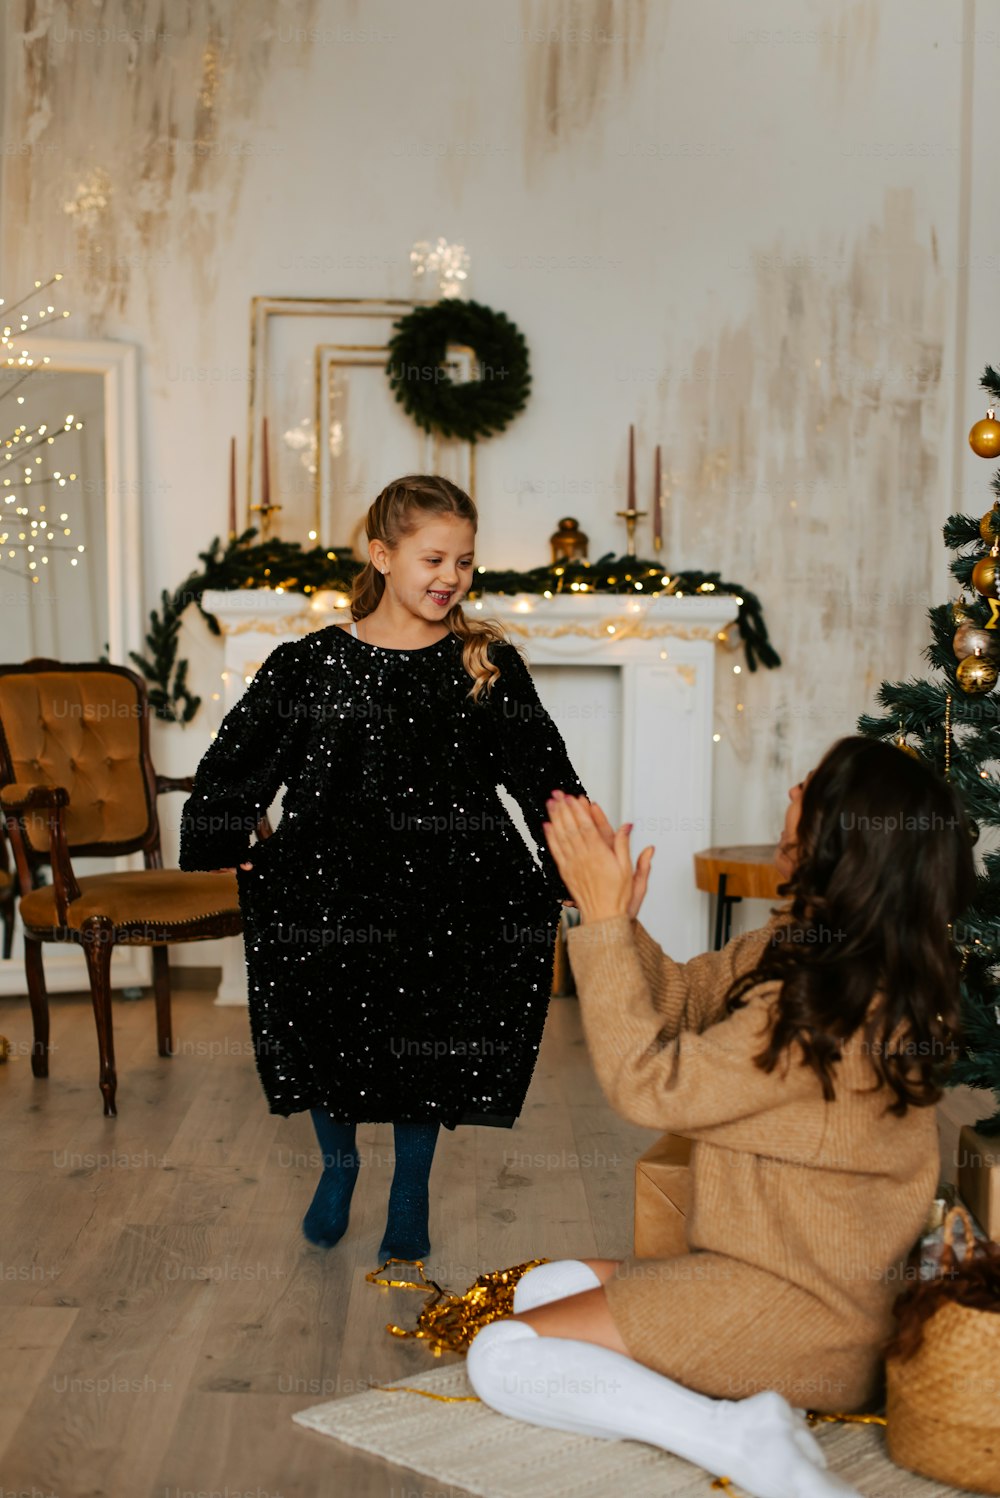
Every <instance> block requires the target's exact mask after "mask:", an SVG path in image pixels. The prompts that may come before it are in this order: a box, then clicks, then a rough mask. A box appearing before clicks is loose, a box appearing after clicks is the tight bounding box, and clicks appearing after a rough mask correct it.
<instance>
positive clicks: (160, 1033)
mask: <svg viewBox="0 0 1000 1498" xmlns="http://www.w3.org/2000/svg"><path fill="white" fill-rule="evenodd" d="M153 996H154V998H155V999H156V1049H157V1051H158V1053H159V1054H160V1055H161V1056H172V1055H173V1053H174V1037H173V1034H172V1031H171V1025H170V948H169V947H167V946H165V945H163V944H162V943H158V944H157V945H156V946H154V948H153Z"/></svg>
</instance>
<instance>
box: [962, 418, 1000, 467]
mask: <svg viewBox="0 0 1000 1498" xmlns="http://www.w3.org/2000/svg"><path fill="white" fill-rule="evenodd" d="M969 446H970V447H971V448H972V451H973V452H974V453H975V454H976V455H977V457H980V458H995V457H997V456H998V455H1000V421H997V419H996V414H995V412H994V409H993V407H992V406H991V407H990V409H989V410H988V411H987V413H986V415H985V416H984V417H983V420H982V421H977V422H976V424H975V426H974V427H973V428H972V430H971V432H970V433H969Z"/></svg>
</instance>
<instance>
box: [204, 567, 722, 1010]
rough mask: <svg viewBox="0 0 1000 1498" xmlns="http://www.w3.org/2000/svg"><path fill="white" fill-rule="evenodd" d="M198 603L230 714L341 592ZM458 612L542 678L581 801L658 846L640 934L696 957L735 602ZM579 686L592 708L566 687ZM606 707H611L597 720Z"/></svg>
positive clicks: (234, 992) (208, 597) (500, 602)
mask: <svg viewBox="0 0 1000 1498" xmlns="http://www.w3.org/2000/svg"><path fill="white" fill-rule="evenodd" d="M202 603H203V606H204V608H205V609H206V610H207V611H208V612H210V613H212V614H214V615H215V616H216V618H217V619H218V621H219V624H220V626H221V628H222V631H223V634H224V636H225V667H226V701H225V705H226V708H227V710H228V708H229V707H231V706H232V705H233V703H235V702H236V701H237V699H238V698H239V697H240V696H241V695H242V692H243V690H244V688H245V683H246V680H247V679H248V678H249V677H251V676H252V675H253V673H254V672H255V671H256V670H257V669H258V667H259V666H260V665H261V663H262V662H263V661H264V660H265V659H266V658H267V656H268V655H269V654H270V652H271V651H272V650H273V649H275V647H276V646H277V645H279V644H280V643H281V642H282V641H283V640H287V639H294V638H296V637H297V636H301V635H305V634H309V633H311V632H312V631H313V630H316V629H322V628H324V627H325V626H326V625H328V624H331V623H334V622H336V621H337V620H339V619H346V618H347V617H348V616H347V600H346V598H345V597H344V595H343V594H339V593H323V594H317V595H315V596H314V597H312V598H311V599H310V598H307V597H306V596H305V595H303V594H293V593H279V592H277V591H276V590H275V591H272V590H267V589H261V590H239V591H236V592H225V593H224V592H214V591H213V592H207V593H205V594H204V596H203V599H202ZM465 610H466V613H467V614H470V615H475V614H478V615H479V616H481V617H483V618H490V619H495V620H496V621H497V622H499V623H500V624H502V625H503V627H504V629H505V630H506V632H507V634H508V635H509V636H510V638H511V639H513V640H514V641H515V642H516V643H517V644H518V645H519V646H520V647H521V648H522V650H523V652H524V655H525V657H526V658H527V660H528V662H529V665H530V666H531V667H532V668H533V669H534V668H536V667H537V668H539V670H538V674H537V676H536V684H537V687H538V693H539V696H540V698H541V700H542V702H543V703H544V704H545V706H546V707H547V708H548V710H549V711H550V713H551V714H552V716H553V718H554V719H555V721H556V723H557V725H558V727H559V730H560V732H561V733H562V735H563V738H564V739H565V741H566V745H567V748H568V750H569V753H570V757H571V759H573V761H574V764H576V765H577V768H578V770H579V771H580V774H581V778H582V779H583V781H584V784H585V785H586V786H587V788H588V791H590V793H591V794H592V795H593V796H594V799H595V800H602V801H604V802H606V804H607V808H606V809H607V810H608V811H609V814H610V815H611V816H612V819H613V820H617V821H630V822H633V823H634V824H635V825H634V831H633V834H632V850H633V855H634V854H636V853H638V851H639V850H640V849H641V848H643V847H645V846H646V845H647V844H648V843H652V844H654V845H655V847H656V856H655V857H654V859H653V870H652V874H651V877H650V885H649V892H648V894H647V896H646V900H645V903H644V905H643V909H642V915H641V919H642V921H643V924H644V925H645V926H646V928H647V929H648V930H649V931H650V932H651V933H652V935H653V936H655V937H656V939H657V941H659V942H660V943H661V945H662V946H663V948H664V950H665V951H666V952H669V953H670V955H671V956H673V957H676V958H678V959H679V960H681V961H683V960H685V959H686V958H688V957H691V956H693V955H695V953H697V952H701V951H704V950H705V947H706V946H707V945H708V909H707V897H706V896H705V895H703V894H701V893H699V892H698V891H697V890H696V889H695V887H694V873H693V867H692V855H693V854H694V853H695V852H696V851H697V850H698V849H699V848H704V847H708V846H709V845H710V844H711V842H712V753H713V742H712V731H713V702H714V687H715V652H716V641H717V639H718V636H719V633H720V631H722V630H723V629H724V627H725V626H726V625H727V624H730V623H732V621H733V619H734V618H735V616H736V603H735V600H734V599H733V598H732V597H731V596H726V595H719V596H717V597H713V596H708V595H700V596H697V597H683V598H671V597H658V598H652V597H650V598H640V597H638V596H636V597H629V596H628V595H620V594H606V593H605V594H597V593H586V594H580V593H578V594H570V595H568V596H567V595H565V594H561V595H555V596H553V597H552V598H545V597H541V596H539V595H536V594H516V595H509V596H508V595H504V596H500V595H497V594H490V595H485V596H484V597H483V598H482V599H481V600H479V601H478V602H474V603H466V605H465ZM553 667H564V668H566V670H565V671H551V670H550V669H549V668H553ZM580 667H583V668H591V669H590V670H588V672H587V676H586V678H584V677H582V676H578V677H577V678H574V677H573V675H572V673H573V672H574V671H575V670H576V669H577V668H580ZM602 667H613V668H616V670H617V671H618V672H620V677H617V678H615V679H614V684H613V685H612V684H611V682H609V681H608V680H606V679H605V678H606V676H608V673H602V672H601V671H599V670H598V671H597V672H596V673H595V672H594V670H593V669H592V668H602ZM584 679H585V680H586V681H587V684H588V685H587V688H586V698H587V700H586V701H584V700H583V698H582V696H581V692H580V691H579V690H577V689H576V688H575V686H574V680H580V681H582V680H584ZM601 694H603V697H602V696H601ZM609 694H610V695H609ZM601 701H605V703H612V702H613V704H614V705H613V706H607V705H606V706H605V708H604V710H603V711H600V712H599V711H598V708H599V707H600V704H601ZM588 707H589V708H592V709H593V711H592V712H591V713H590V714H588V713H587V712H586V711H585V709H586V708H588ZM574 708H576V709H577V711H576V712H574V711H573V709H574ZM584 762H586V763H587V764H588V765H589V766H590V772H591V773H590V774H589V775H588V774H586V773H584V770H583V768H582V765H583V763H584ZM596 786H601V787H602V788H601V790H600V792H599V793H598V791H597V790H595V789H594V787H596ZM522 830H523V831H526V829H523V825H522ZM244 997H245V984H244V980H243V970H242V962H241V961H240V962H239V963H235V962H227V963H226V968H225V971H224V974H223V984H222V988H221V990H220V1000H221V1001H222V1002H230V1003H233V1002H240V1001H241V999H243V998H244Z"/></svg>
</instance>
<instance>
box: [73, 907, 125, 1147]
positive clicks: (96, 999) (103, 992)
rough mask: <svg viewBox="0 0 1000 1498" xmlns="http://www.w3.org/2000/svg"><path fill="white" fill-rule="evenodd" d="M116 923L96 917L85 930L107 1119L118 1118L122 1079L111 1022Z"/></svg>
mask: <svg viewBox="0 0 1000 1498" xmlns="http://www.w3.org/2000/svg"><path fill="white" fill-rule="evenodd" d="M114 933H115V928H114V923H113V922H112V921H110V920H109V919H108V917H107V916H94V917H93V918H92V919H91V920H88V921H85V922H84V924H83V926H82V928H81V936H82V937H83V954H84V956H85V957H86V959H87V975H88V977H89V978H90V998H91V1002H92V1003H93V1006H94V1020H95V1022H96V1024H97V1048H98V1051H99V1053H100V1058H101V1076H100V1087H101V1096H102V1097H103V1098H104V1116H105V1118H114V1117H115V1116H116V1115H117V1112H118V1110H117V1109H116V1107H115V1092H116V1091H117V1088H118V1076H117V1073H116V1072H115V1037H114V1029H113V1027H112V1022H111V953H112V951H113V949H114Z"/></svg>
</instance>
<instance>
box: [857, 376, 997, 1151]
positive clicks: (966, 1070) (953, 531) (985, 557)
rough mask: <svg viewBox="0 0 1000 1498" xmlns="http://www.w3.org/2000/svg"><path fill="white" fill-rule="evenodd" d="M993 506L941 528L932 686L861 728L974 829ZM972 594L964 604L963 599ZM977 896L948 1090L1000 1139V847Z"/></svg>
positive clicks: (991, 619)
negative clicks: (972, 1099) (972, 1093)
mask: <svg viewBox="0 0 1000 1498" xmlns="http://www.w3.org/2000/svg"><path fill="white" fill-rule="evenodd" d="M980 384H981V385H982V387H983V389H984V390H986V391H987V392H988V393H989V396H990V400H991V402H993V401H996V402H997V403H998V404H1000V375H998V374H997V372H996V371H995V370H994V369H992V368H991V367H989V366H988V367H987V369H986V371H985V373H984V374H983V377H982V379H981V381H980ZM969 443H970V445H971V447H972V449H973V451H974V452H976V453H978V454H979V456H980V457H983V458H991V459H995V458H997V457H998V456H1000V422H998V421H997V420H996V418H995V415H994V409H993V406H992V404H991V406H990V409H989V411H988V412H987V415H986V417H985V419H984V420H982V421H977V422H976V424H975V426H974V427H973V428H972V431H971V432H970V433H969ZM992 489H993V493H994V494H995V495H996V498H997V502H996V503H995V504H994V506H993V508H992V509H991V510H989V511H987V513H986V514H985V515H984V516H982V518H981V519H980V518H978V517H974V516H970V515H952V516H950V518H949V519H948V521H947V522H946V524H945V527H944V539H945V543H946V545H947V546H948V547H949V548H950V549H951V551H953V552H954V553H955V555H954V558H953V560H952V562H951V571H952V573H953V575H954V576H955V578H956V579H957V580H958V582H959V584H960V585H961V588H962V590H963V591H962V595H961V597H960V598H959V599H958V601H956V602H954V603H943V604H939V605H938V606H937V607H936V608H932V609H929V610H928V618H929V619H930V624H931V636H932V638H931V643H930V644H929V645H928V646H927V648H926V650H925V651H924V655H925V657H926V659H927V660H928V661H929V662H930V664H931V666H932V667H934V668H935V672H936V676H935V678H933V679H931V680H919V679H914V680H910V681H903V682H883V683H882V686H881V687H880V688H879V691H878V700H879V702H880V703H881V704H882V706H883V707H884V708H886V709H887V715H886V716H885V717H884V718H876V717H871V716H869V715H867V714H866V715H864V716H863V717H862V718H861V719H860V720H859V722H858V731H859V732H860V733H864V734H868V735H869V736H870V737H872V738H880V739H891V740H892V741H893V742H895V743H896V744H897V745H898V746H899V748H900V749H901V750H903V751H908V752H910V753H918V754H919V755H920V757H921V758H923V759H925V760H927V761H928V762H929V763H930V764H932V765H933V766H934V767H935V768H936V769H937V770H939V771H940V772H941V773H942V774H943V775H945V776H946V777H947V779H948V780H950V782H951V784H952V785H953V786H954V788H955V790H956V791H957V792H958V794H959V796H960V798H961V800H962V802H963V804H964V807H965V811H966V815H967V816H968V818H969V821H970V824H971V830H972V833H973V836H974V838H976V839H977V840H978V837H979V829H980V828H986V827H993V828H1000V775H998V774H997V773H996V771H995V769H991V766H993V765H995V763H996V761H997V760H1000V693H994V690H993V689H994V688H995V687H996V685H997V680H998V677H1000V601H998V600H1000V587H998V583H1000V468H998V469H997V471H996V472H995V474H994V476H993V482H992ZM967 591H968V592H969V593H970V595H971V597H970V599H969V600H967V599H966V597H965V593H966V592H967ZM978 862H979V878H978V889H977V893H976V899H975V901H974V903H973V904H972V905H971V906H970V907H969V909H968V910H966V911H964V912H963V914H962V916H961V918H960V920H959V921H958V922H956V924H955V927H954V929H953V937H954V939H955V943H956V946H957V947H958V949H959V951H960V952H961V956H962V1010H963V1013H962V1036H961V1054H960V1056H959V1058H958V1060H957V1062H956V1064H955V1065H954V1067H953V1068H952V1069H951V1071H950V1072H949V1073H948V1078H947V1080H948V1083H949V1084H950V1085H952V1086H955V1085H957V1084H958V1083H965V1084H966V1085H968V1086H970V1087H982V1088H986V1089H988V1090H992V1091H993V1093H994V1095H995V1097H996V1101H997V1111H996V1112H995V1113H994V1114H993V1116H992V1117H991V1118H989V1119H987V1120H986V1121H985V1122H983V1123H977V1125H976V1128H977V1129H978V1130H979V1131H980V1133H983V1134H994V1135H1000V977H998V971H997V970H998V967H1000V849H996V848H994V849H991V850H988V851H984V852H983V853H982V857H981V858H980V859H979V860H978Z"/></svg>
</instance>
